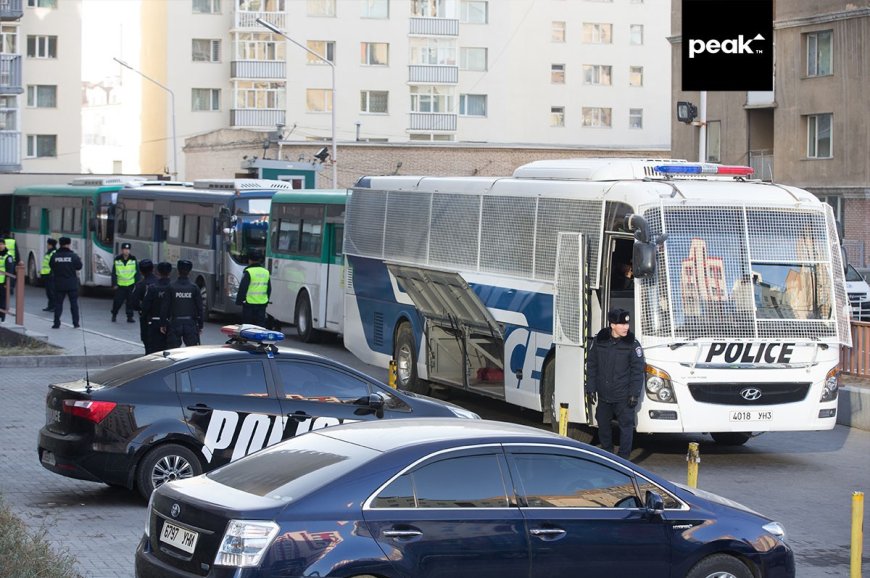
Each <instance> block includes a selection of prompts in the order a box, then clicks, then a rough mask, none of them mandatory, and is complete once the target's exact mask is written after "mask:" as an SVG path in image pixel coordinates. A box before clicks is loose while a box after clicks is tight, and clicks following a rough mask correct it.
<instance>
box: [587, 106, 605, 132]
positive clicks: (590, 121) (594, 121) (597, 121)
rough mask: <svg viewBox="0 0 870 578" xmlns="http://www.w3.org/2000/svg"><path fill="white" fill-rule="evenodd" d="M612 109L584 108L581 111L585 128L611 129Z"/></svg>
mask: <svg viewBox="0 0 870 578" xmlns="http://www.w3.org/2000/svg"><path fill="white" fill-rule="evenodd" d="M611 112H612V111H611V109H609V108H601V107H585V106H584V107H583V108H582V109H581V111H580V113H581V118H582V119H583V126H584V127H588V128H610V126H611V122H610V115H611Z"/></svg>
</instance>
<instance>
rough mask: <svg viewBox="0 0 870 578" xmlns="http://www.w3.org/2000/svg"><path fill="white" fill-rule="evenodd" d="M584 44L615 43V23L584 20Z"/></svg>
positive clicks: (582, 38)
mask: <svg viewBox="0 0 870 578" xmlns="http://www.w3.org/2000/svg"><path fill="white" fill-rule="evenodd" d="M581 40H582V42H583V44H613V24H608V23H606V22H584V23H583V35H582V37H581Z"/></svg>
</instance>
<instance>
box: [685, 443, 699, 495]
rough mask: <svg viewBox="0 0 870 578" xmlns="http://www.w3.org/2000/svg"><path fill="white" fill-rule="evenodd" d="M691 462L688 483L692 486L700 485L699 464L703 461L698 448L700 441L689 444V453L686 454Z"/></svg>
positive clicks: (687, 459)
mask: <svg viewBox="0 0 870 578" xmlns="http://www.w3.org/2000/svg"><path fill="white" fill-rule="evenodd" d="M686 461H687V462H689V472H688V481H687V483H688V485H689V487H690V488H697V487H698V464H700V463H701V452H700V451H699V450H698V442H692V443H690V444H689V453H687V454H686Z"/></svg>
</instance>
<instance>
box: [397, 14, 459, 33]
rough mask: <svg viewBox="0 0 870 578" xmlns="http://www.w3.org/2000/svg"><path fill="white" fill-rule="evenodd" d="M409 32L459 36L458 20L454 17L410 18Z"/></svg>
mask: <svg viewBox="0 0 870 578" xmlns="http://www.w3.org/2000/svg"><path fill="white" fill-rule="evenodd" d="M410 20H411V31H410V32H409V34H415V35H418V36H459V20H457V19H455V18H411V19H410Z"/></svg>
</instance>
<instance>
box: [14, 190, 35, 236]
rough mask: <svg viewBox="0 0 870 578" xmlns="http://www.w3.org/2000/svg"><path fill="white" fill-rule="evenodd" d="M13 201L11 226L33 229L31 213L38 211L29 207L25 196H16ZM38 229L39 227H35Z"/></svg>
mask: <svg viewBox="0 0 870 578" xmlns="http://www.w3.org/2000/svg"><path fill="white" fill-rule="evenodd" d="M14 202H15V208H14V209H13V215H12V226H13V227H15V228H16V229H33V227H32V222H31V213H38V211H33V210H32V209H31V207H30V205H29V204H28V202H29V199H28V198H27V197H18V198H16V199H15V201H14ZM38 229H39V227H37V230H38Z"/></svg>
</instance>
